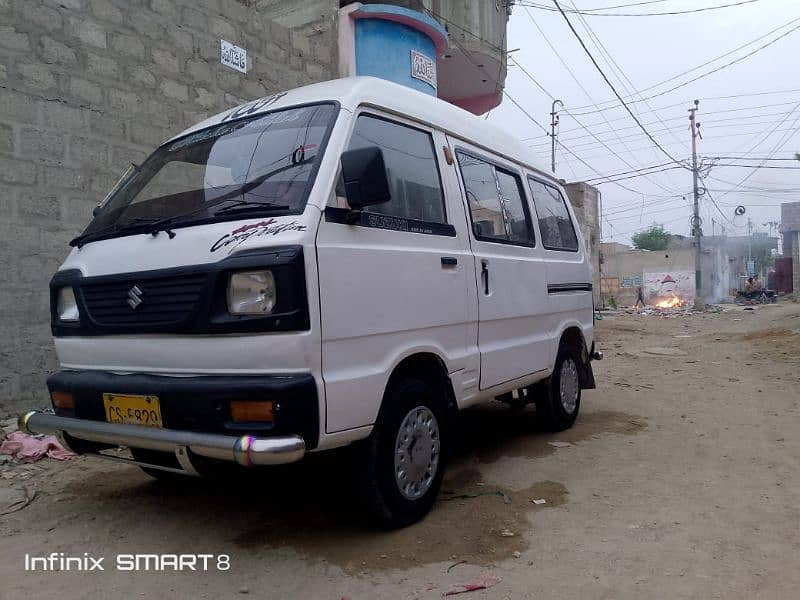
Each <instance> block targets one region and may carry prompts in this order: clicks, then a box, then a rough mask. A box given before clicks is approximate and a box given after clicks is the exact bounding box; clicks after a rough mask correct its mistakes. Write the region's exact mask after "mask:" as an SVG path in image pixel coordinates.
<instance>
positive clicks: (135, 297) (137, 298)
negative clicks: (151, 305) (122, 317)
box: [128, 285, 144, 310]
mask: <svg viewBox="0 0 800 600" xmlns="http://www.w3.org/2000/svg"><path fill="white" fill-rule="evenodd" d="M143 294H144V292H142V290H140V289H139V286H138V285H135V286H133V287H132V288H131V289H129V290H128V306H130V307H131V308H132V309H133V310H136V309H137V308H139V305H140V304H141V303H142V302H143V300H142V295H143Z"/></svg>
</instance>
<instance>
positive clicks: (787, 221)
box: [781, 202, 800, 292]
mask: <svg viewBox="0 0 800 600" xmlns="http://www.w3.org/2000/svg"><path fill="white" fill-rule="evenodd" d="M781 234H782V235H783V256H785V257H787V258H791V272H792V289H793V291H795V292H798V291H800V202H785V203H784V204H781Z"/></svg>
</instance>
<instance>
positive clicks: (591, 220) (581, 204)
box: [565, 182, 601, 306]
mask: <svg viewBox="0 0 800 600" xmlns="http://www.w3.org/2000/svg"><path fill="white" fill-rule="evenodd" d="M565 188H566V190H567V196H568V197H569V201H570V204H572V208H573V210H574V211H575V216H576V217H577V219H578V226H579V227H580V230H581V234H583V239H584V240H585V241H586V251H587V253H588V258H589V264H590V265H592V271H593V277H592V287H593V288H594V301H595V306H600V272H601V265H600V210H599V202H600V191H599V190H598V189H597V188H596V187H594V186H591V185H589V184H588V183H584V182H576V183H568V184H566V186H565Z"/></svg>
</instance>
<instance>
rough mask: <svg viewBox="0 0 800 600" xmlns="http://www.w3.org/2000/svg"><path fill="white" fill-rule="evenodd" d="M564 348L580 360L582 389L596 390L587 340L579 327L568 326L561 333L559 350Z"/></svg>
mask: <svg viewBox="0 0 800 600" xmlns="http://www.w3.org/2000/svg"><path fill="white" fill-rule="evenodd" d="M562 346H566V347H568V348H570V349H571V350H572V351H573V352H575V354H576V356H578V358H579V359H580V364H579V365H578V368H579V372H580V376H581V388H582V389H585V390H586V389H594V388H596V387H597V385H596V383H595V380H594V372H593V370H592V363H591V360H590V358H589V348H588V347H587V346H586V338H585V337H584V335H583V331H582V329H581V328H580V327H579V326H578V325H568V326H567V327H566V328H565V329H564V330H563V331H562V332H561V335H560V336H559V339H558V347H559V349H560V348H561V347H562Z"/></svg>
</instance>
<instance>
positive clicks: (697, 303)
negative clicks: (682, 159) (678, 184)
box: [689, 100, 705, 310]
mask: <svg viewBox="0 0 800 600" xmlns="http://www.w3.org/2000/svg"><path fill="white" fill-rule="evenodd" d="M698 106H700V101H699V100H695V101H694V108H690V109H689V123H690V124H691V127H692V189H693V190H694V214H693V215H692V235H693V236H694V308H695V310H703V309H704V308H705V302H704V301H703V294H702V292H703V277H702V259H703V255H702V248H701V247H700V237H701V236H702V231H701V229H700V190H699V188H698V185H697V179H698V174H697V137H698V136H699V135H700V130H699V127H700V125H699V124H698V123H697V121H696V119H695V113H696V112H697V108H698Z"/></svg>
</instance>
